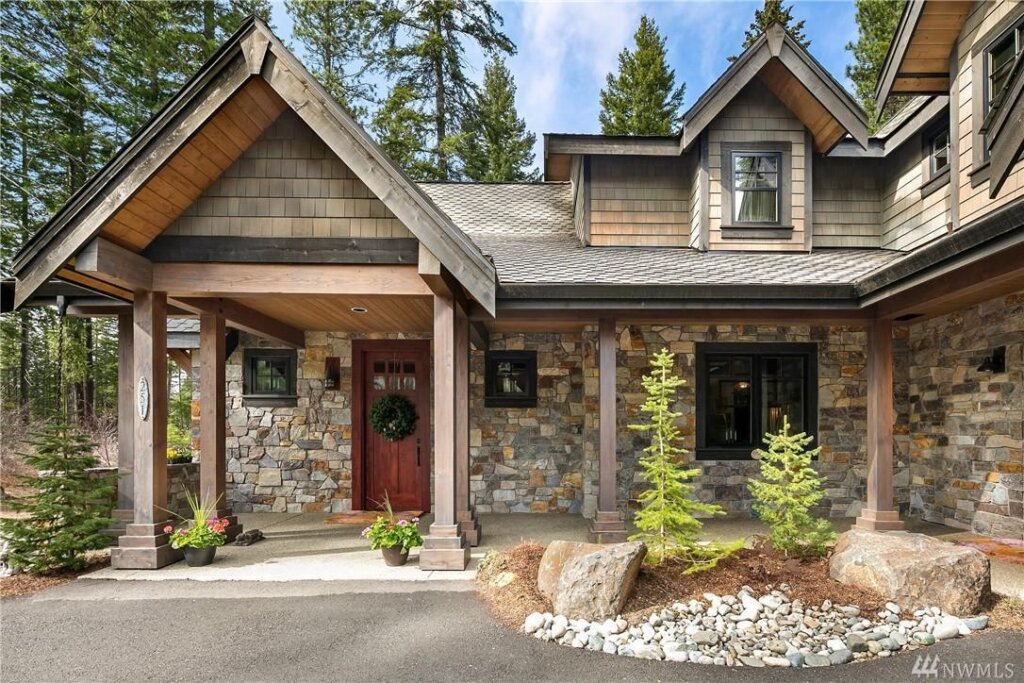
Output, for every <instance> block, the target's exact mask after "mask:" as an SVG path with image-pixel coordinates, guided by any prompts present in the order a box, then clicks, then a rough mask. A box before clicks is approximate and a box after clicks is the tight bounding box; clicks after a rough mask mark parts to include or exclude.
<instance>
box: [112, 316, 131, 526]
mask: <svg viewBox="0 0 1024 683" xmlns="http://www.w3.org/2000/svg"><path fill="white" fill-rule="evenodd" d="M133 327H134V326H133V323H132V311H131V309H128V310H127V311H125V312H123V313H120V314H119V315H118V316H117V511H116V512H117V513H118V514H117V518H118V519H122V520H123V521H125V522H131V521H133V520H134V517H135V513H134V509H135V508H134V503H133V502H132V501H133V496H132V491H133V490H134V486H133V484H134V481H135V478H134V475H133V474H132V471H133V470H134V469H135V420H134V417H133V415H134V414H135V373H134V367H135V351H134V348H135V347H134V341H135V338H134V329H133Z"/></svg>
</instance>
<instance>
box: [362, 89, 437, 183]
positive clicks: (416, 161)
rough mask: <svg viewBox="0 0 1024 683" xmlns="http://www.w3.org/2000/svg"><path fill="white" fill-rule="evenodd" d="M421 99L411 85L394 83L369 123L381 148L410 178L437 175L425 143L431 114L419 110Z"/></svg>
mask: <svg viewBox="0 0 1024 683" xmlns="http://www.w3.org/2000/svg"><path fill="white" fill-rule="evenodd" d="M423 99H424V98H423V96H422V95H421V94H420V93H418V92H417V91H416V90H415V89H414V88H413V87H412V86H409V85H396V86H395V87H394V88H392V89H391V92H390V93H389V94H388V97H387V99H386V100H384V104H383V105H382V106H381V108H380V109H379V110H378V111H377V113H376V114H375V115H374V117H373V122H372V129H373V132H374V135H376V136H377V141H378V142H379V143H380V146H381V149H383V150H384V152H385V153H387V155H388V156H389V157H391V158H392V159H393V160H394V161H395V163H396V164H398V165H399V167H401V168H402V169H403V170H404V171H405V172H406V173H407V174H409V176H410V177H411V178H413V179H414V180H432V179H436V178H437V177H438V171H437V166H435V165H434V156H433V154H432V150H431V148H430V142H429V138H430V129H431V117H430V115H429V114H427V113H425V112H424V111H423V110H422V109H421V103H422V101H423Z"/></svg>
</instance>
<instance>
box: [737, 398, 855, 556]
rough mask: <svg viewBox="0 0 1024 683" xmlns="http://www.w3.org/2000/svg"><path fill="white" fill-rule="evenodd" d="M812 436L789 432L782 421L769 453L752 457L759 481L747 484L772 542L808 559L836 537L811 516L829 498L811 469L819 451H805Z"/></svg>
mask: <svg viewBox="0 0 1024 683" xmlns="http://www.w3.org/2000/svg"><path fill="white" fill-rule="evenodd" d="M813 440H814V437H811V436H807V435H806V434H804V433H803V432H801V433H800V434H790V433H789V418H788V417H784V418H783V421H782V428H781V429H780V430H779V432H778V433H777V434H766V435H765V437H764V442H765V444H766V445H767V446H768V448H767V449H765V450H757V451H755V452H754V456H755V457H756V458H757V459H759V460H760V461H761V477H760V479H753V480H751V481H749V482H748V483H747V488H749V489H750V493H751V494H752V495H753V496H754V498H755V499H756V500H757V502H756V503H754V506H753V507H754V511H755V512H756V513H757V514H758V516H759V517H760V518H761V519H762V520H763V521H764V522H765V523H766V524H767V525H768V527H769V528H770V529H771V536H770V537H771V541H772V545H774V546H775V547H776V548H777V549H779V550H781V551H783V552H784V553H786V554H790V553H792V554H794V555H797V556H800V557H810V556H816V555H823V554H825V550H826V546H827V544H828V543H829V542H831V541H833V540H835V537H836V533H835V531H834V530H833V529H832V525H831V524H830V523H829V521H828V520H826V519H820V518H818V517H815V516H814V515H812V514H811V509H812V508H813V507H814V506H815V505H816V504H817V503H818V501H820V500H821V499H822V498H824V497H825V491H824V490H823V489H822V478H821V475H819V474H818V472H817V471H816V470H815V469H814V468H813V467H811V461H812V460H813V459H814V458H816V457H817V456H818V453H819V452H820V451H821V449H820V448H815V449H813V450H810V451H805V450H804V449H805V448H806V447H807V445H808V444H810V443H811V442H812V441H813Z"/></svg>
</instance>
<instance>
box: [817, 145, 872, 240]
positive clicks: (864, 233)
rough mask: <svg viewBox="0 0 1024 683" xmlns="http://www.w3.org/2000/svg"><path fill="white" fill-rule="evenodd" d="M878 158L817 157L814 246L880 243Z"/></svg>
mask: <svg viewBox="0 0 1024 683" xmlns="http://www.w3.org/2000/svg"><path fill="white" fill-rule="evenodd" d="M879 175H880V174H879V172H878V160H877V159H843V158H829V157H819V158H817V159H815V160H814V230H813V232H814V235H813V244H814V246H815V247H878V246H881V235H880V232H881V229H880V227H879V221H880V214H879V206H880V205H879V201H880V196H879V195H880V191H881V181H880V180H879V177H878V176H879Z"/></svg>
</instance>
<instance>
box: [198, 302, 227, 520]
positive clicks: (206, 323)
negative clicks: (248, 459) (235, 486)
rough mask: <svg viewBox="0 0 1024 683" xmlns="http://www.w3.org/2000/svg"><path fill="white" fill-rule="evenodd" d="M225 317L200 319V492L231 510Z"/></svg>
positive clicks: (221, 507) (212, 502)
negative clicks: (228, 498)
mask: <svg viewBox="0 0 1024 683" xmlns="http://www.w3.org/2000/svg"><path fill="white" fill-rule="evenodd" d="M224 343H225V327H224V316H222V315H218V314H216V313H203V314H201V315H200V316H199V492H200V496H201V498H202V499H203V500H204V501H207V502H208V503H209V504H210V505H214V506H215V507H217V508H219V509H224V508H226V507H227V504H226V501H225V500H224V495H225V472H226V469H225V462H224V445H225V425H226V424H227V413H226V411H225V402H224V392H225V382H224V378H225V370H224V366H225V362H224Z"/></svg>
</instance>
